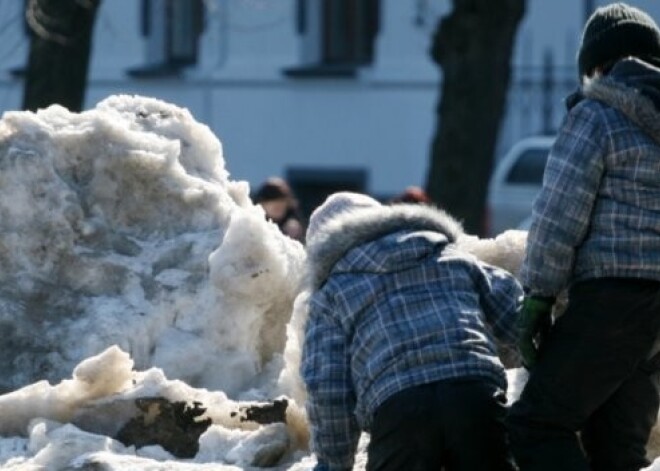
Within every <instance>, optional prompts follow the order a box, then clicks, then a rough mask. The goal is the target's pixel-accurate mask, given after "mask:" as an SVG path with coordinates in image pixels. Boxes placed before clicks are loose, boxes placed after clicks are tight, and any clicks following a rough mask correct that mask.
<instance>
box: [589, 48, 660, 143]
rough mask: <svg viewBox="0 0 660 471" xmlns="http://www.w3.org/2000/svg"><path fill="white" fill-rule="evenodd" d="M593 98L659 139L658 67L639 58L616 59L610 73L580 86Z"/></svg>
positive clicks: (659, 70)
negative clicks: (617, 60) (616, 61)
mask: <svg viewBox="0 0 660 471" xmlns="http://www.w3.org/2000/svg"><path fill="white" fill-rule="evenodd" d="M582 93H583V95H584V97H586V98H592V99H595V100H599V101H602V102H603V103H605V104H607V105H608V106H611V107H612V108H615V109H617V110H619V111H621V112H622V113H623V114H625V115H626V116H627V117H628V118H630V119H631V120H632V121H633V122H634V123H635V124H637V125H638V126H639V127H640V128H641V129H643V130H644V131H645V132H646V133H647V134H649V135H650V136H651V137H652V138H653V139H654V140H656V141H658V142H660V69H658V68H657V67H654V66H652V65H651V64H648V63H646V62H643V61H641V60H639V59H635V58H629V59H624V60H622V61H619V62H618V63H617V64H616V65H615V66H614V68H613V69H612V70H611V71H610V73H609V74H607V75H604V76H600V77H597V78H595V79H593V80H587V81H586V82H585V84H584V86H583V87H582Z"/></svg>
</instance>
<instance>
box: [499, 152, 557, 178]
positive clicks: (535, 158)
mask: <svg viewBox="0 0 660 471" xmlns="http://www.w3.org/2000/svg"><path fill="white" fill-rule="evenodd" d="M548 152H549V149H526V150H524V151H523V152H522V153H521V154H520V157H518V160H516V163H515V164H513V166H512V167H511V170H509V174H508V175H507V177H506V181H507V183H512V184H516V185H540V184H541V183H542V182H543V170H544V169H545V163H546V161H547V160H548Z"/></svg>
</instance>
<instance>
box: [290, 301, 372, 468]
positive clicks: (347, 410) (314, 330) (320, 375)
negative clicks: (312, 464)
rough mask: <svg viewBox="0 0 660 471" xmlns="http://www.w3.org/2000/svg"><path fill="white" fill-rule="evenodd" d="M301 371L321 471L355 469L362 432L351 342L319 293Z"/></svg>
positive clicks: (304, 348)
mask: <svg viewBox="0 0 660 471" xmlns="http://www.w3.org/2000/svg"><path fill="white" fill-rule="evenodd" d="M317 294H318V293H317ZM300 368H301V375H302V378H303V381H304V382H305V385H306V387H307V402H306V409H307V415H308V417H309V421H310V425H311V447H312V451H314V452H315V453H316V456H317V459H318V462H319V465H318V469H327V470H344V469H352V468H353V462H354V459H355V452H356V449H357V443H358V440H359V438H360V429H359V426H358V424H357V421H356V418H355V415H354V410H355V393H354V390H353V386H352V381H351V369H350V356H349V349H348V345H347V338H346V336H345V334H344V332H343V330H342V328H341V325H339V323H338V322H337V321H336V320H335V319H334V318H333V316H332V310H331V308H330V306H329V305H328V304H327V302H326V301H325V299H324V298H323V297H321V296H318V295H317V296H313V297H312V298H311V300H310V312H309V318H308V320H307V326H306V328H305V340H304V344H303V353H302V361H301V367H300Z"/></svg>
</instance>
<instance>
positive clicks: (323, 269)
mask: <svg viewBox="0 0 660 471" xmlns="http://www.w3.org/2000/svg"><path fill="white" fill-rule="evenodd" d="M461 234H462V230H461V227H460V225H459V224H458V223H457V222H456V221H455V220H453V219H452V218H451V217H450V216H449V215H447V214H446V213H445V212H443V211H441V210H439V209H436V208H433V207H430V206H424V205H417V204H400V205H392V206H386V205H381V204H380V203H379V202H377V201H376V200H374V199H372V198H370V197H368V196H365V195H361V194H356V193H347V192H343V193H336V194H334V195H331V196H330V197H329V198H328V199H327V200H326V201H325V203H323V204H322V205H321V206H320V207H318V208H317V209H316V211H314V213H313V214H312V216H311V218H310V223H309V228H308V231H307V244H308V245H307V250H308V274H309V283H310V284H311V290H312V295H311V297H310V304H309V317H308V319H307V324H306V328H305V339H304V345H303V353H302V362H301V375H302V378H303V381H304V383H305V385H306V388H307V393H308V399H307V403H306V408H307V413H308V417H309V421H310V424H311V438H312V449H313V451H314V452H315V454H316V456H317V459H318V464H317V466H316V470H317V471H320V470H350V469H352V467H353V464H354V454H355V452H356V447H357V443H358V438H359V436H360V433H361V432H362V431H367V432H369V433H370V442H369V448H368V464H367V469H368V470H370V471H372V470H373V471H375V470H406V471H407V470H438V469H441V468H442V467H443V466H444V469H446V470H450V471H451V470H474V471H477V470H479V471H489V470H497V471H512V470H513V469H514V468H513V467H512V464H511V460H510V458H509V454H508V449H507V443H506V435H505V430H504V427H503V418H504V414H505V403H506V396H505V391H506V386H507V383H506V375H505V371H504V367H503V366H502V363H501V362H500V360H499V358H498V356H497V348H496V340H499V341H501V342H502V343H505V344H511V343H515V341H516V329H515V327H514V326H515V321H516V316H517V308H518V306H519V302H520V300H521V298H522V289H521V287H520V285H519V284H518V282H517V281H516V280H515V279H514V277H513V276H512V275H511V274H509V273H508V272H506V271H504V270H501V269H498V268H495V267H493V266H490V265H487V264H485V263H482V262H480V261H479V260H477V259H476V258H475V257H473V256H471V255H469V254H467V253H462V252H461V251H460V250H458V249H457V247H456V244H455V242H456V240H457V238H458V237H460V236H461Z"/></svg>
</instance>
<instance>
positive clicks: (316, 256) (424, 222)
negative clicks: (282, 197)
mask: <svg viewBox="0 0 660 471" xmlns="http://www.w3.org/2000/svg"><path fill="white" fill-rule="evenodd" d="M400 230H411V231H416V230H428V231H434V232H439V233H441V234H444V235H445V236H446V237H447V239H448V242H449V243H453V242H455V241H456V239H457V238H458V237H459V236H460V235H462V234H463V228H462V227H461V225H460V223H459V222H458V221H456V220H455V219H454V218H452V217H451V216H450V215H449V214H447V213H446V212H445V211H443V210H441V209H438V208H435V207H432V206H424V205H419V204H398V205H393V206H378V207H374V208H362V209H359V210H356V211H352V212H349V213H346V214H342V215H339V216H338V217H337V218H335V219H334V220H332V221H331V222H330V223H328V224H326V225H325V226H324V227H322V228H320V229H319V230H318V231H316V234H315V236H314V237H313V238H312V239H311V240H307V273H306V276H307V280H306V284H307V286H310V287H311V289H317V288H319V287H320V286H321V285H322V284H323V283H324V282H325V280H326V279H327V278H328V276H329V275H330V272H331V271H332V268H333V267H334V265H335V263H337V262H338V261H339V260H340V259H341V258H342V257H343V256H344V255H345V254H346V253H347V252H348V251H349V250H350V249H352V248H353V247H356V246H358V245H361V244H363V243H365V242H369V241H371V240H375V239H378V238H380V237H382V236H384V235H386V234H390V233H392V232H397V231H400Z"/></svg>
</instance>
